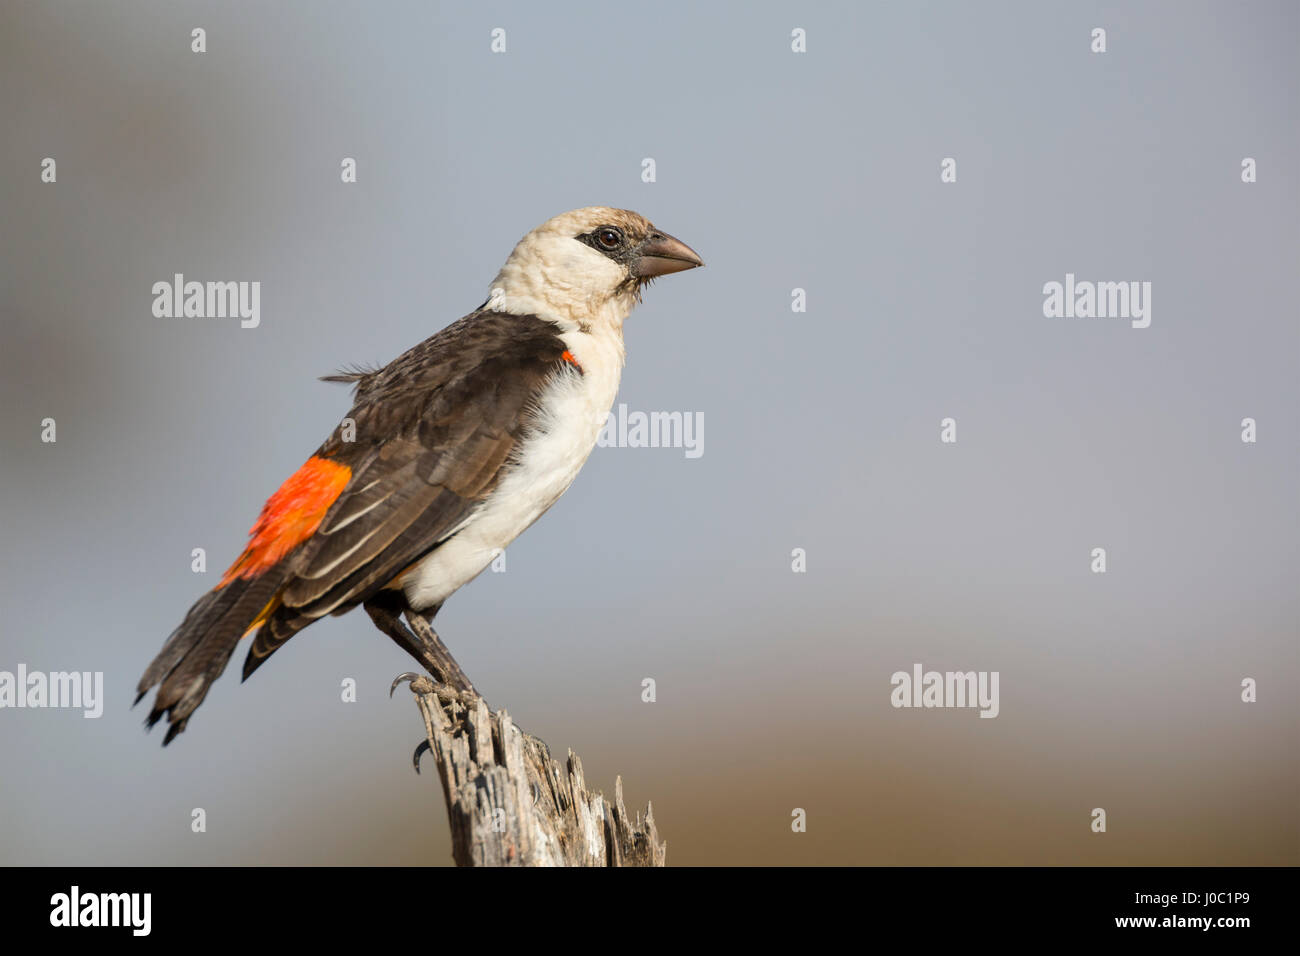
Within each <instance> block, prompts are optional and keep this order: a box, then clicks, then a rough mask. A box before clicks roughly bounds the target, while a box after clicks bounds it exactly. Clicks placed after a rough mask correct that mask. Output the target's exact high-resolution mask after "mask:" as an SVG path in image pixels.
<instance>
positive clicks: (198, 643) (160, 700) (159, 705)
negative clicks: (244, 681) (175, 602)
mask: <svg viewBox="0 0 1300 956" xmlns="http://www.w3.org/2000/svg"><path fill="white" fill-rule="evenodd" d="M281 583H282V581H281V578H280V576H279V575H276V574H274V573H269V574H264V575H262V576H261V577H257V578H252V579H249V580H245V579H242V578H236V579H235V580H233V581H231V582H230V583H229V584H227V585H226V586H225V587H223V588H221V589H220V590H216V591H209V592H208V593H207V594H205V595H203V597H201V598H199V600H198V601H196V602H195V604H194V606H193V607H192V608H190V612H189V613H188V614H186V615H185V620H184V621H182V622H181V626H180V627H178V628H176V630H175V631H173V632H172V635H171V637H169V638H167V643H166V644H164V645H163V649H162V650H161V651H159V653H158V656H157V657H155V658H154V660H153V663H152V664H150V665H149V667H148V669H146V670H145V672H144V676H143V677H141V678H140V683H139V684H138V685H137V687H136V690H137V692H138V696H137V697H136V703H139V702H140V700H141V698H143V697H144V696H145V694H147V693H148V692H149V690H150V688H152V687H154V686H155V685H158V693H157V695H156V696H155V697H154V702H153V709H152V710H150V711H149V716H148V717H147V718H145V724H146V726H149V727H152V726H153V725H154V724H156V723H158V721H160V720H161V719H162V718H163V717H164V716H166V718H167V722H168V724H169V725H170V726H169V727H168V728H167V736H166V737H165V738H164V739H163V745H164V746H165V745H167V744H169V743H171V741H172V738H174V737H175V736H176V735H177V734H179V733H180V732H181V731H183V730H184V729H185V725H186V723H187V722H188V721H189V718H190V714H192V713H194V709H195V708H196V707H198V706H199V704H201V703H203V698H204V697H206V696H207V695H208V688H209V687H211V686H212V682H213V681H215V680H216V679H217V678H218V677H220V676H221V672H222V671H224V670H225V669H226V664H227V662H229V660H230V655H231V654H233V653H234V650H235V646H236V645H237V644H238V643H239V639H240V638H241V637H243V636H244V634H245V633H247V631H248V629H249V627H251V626H252V624H253V622H254V621H255V620H256V619H257V616H258V614H260V613H261V612H262V610H263V609H264V608H265V607H266V605H267V604H268V603H270V601H271V600H272V599H273V598H274V597H275V594H276V592H277V591H278V590H279V588H280V585H281Z"/></svg>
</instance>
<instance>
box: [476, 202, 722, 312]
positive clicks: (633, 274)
mask: <svg viewBox="0 0 1300 956" xmlns="http://www.w3.org/2000/svg"><path fill="white" fill-rule="evenodd" d="M702 265H704V262H703V261H702V260H701V259H700V257H699V256H698V255H696V254H695V251H694V250H692V249H691V248H690V247H689V246H687V245H686V244H685V243H684V242H681V241H679V240H677V239H674V238H673V237H672V236H670V235H668V234H667V233H665V232H662V231H660V230H659V229H656V228H655V226H654V225H653V224H652V223H651V222H649V221H648V220H647V219H645V218H644V217H642V216H639V215H637V214H636V213H634V212H631V211H630V210H627V209H611V208H609V207H606V206H587V207H586V208H584V209H574V210H573V211H571V212H566V213H564V214H562V215H559V216H556V217H555V218H554V219H548V220H547V221H546V222H544V223H542V224H541V225H540V226H538V227H537V228H536V229H534V230H533V231H532V232H530V233H528V235H526V236H524V237H523V238H522V239H520V240H519V243H518V245H516V246H515V248H514V251H513V252H512V253H510V258H509V259H507V260H506V264H505V265H504V266H502V267H501V271H500V272H499V273H497V277H496V278H495V279H494V280H493V281H492V290H491V293H490V294H489V297H488V301H487V307H488V308H490V309H496V310H498V311H502V312H516V313H531V314H533V315H538V316H541V317H542V318H546V319H549V320H551V321H554V322H559V323H560V324H562V325H564V326H566V327H572V328H584V329H586V328H588V327H591V326H593V325H600V326H605V327H607V328H609V329H611V330H613V331H620V330H621V329H622V326H623V320H624V319H626V318H627V316H628V313H630V312H631V311H632V308H633V307H634V306H635V305H636V303H637V302H639V301H640V299H641V288H642V286H644V285H645V284H646V283H647V282H649V281H650V280H651V279H654V278H656V277H658V276H663V275H669V274H670V273H673V272H682V271H683V270H685V269H694V268H695V267H697V266H702ZM571 323H572V325H571Z"/></svg>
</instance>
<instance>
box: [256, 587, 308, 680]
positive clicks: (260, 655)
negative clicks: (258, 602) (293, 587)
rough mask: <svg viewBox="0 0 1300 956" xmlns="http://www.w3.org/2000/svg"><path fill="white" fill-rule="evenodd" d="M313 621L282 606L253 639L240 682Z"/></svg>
mask: <svg viewBox="0 0 1300 956" xmlns="http://www.w3.org/2000/svg"><path fill="white" fill-rule="evenodd" d="M286 612H287V613H286ZM314 620H316V618H314V617H303V616H302V615H301V614H298V613H296V612H294V611H292V610H290V609H288V608H285V607H284V606H283V605H282V606H281V607H280V608H279V609H278V610H277V611H276V612H275V613H274V614H272V615H271V617H270V619H269V620H268V621H267V622H266V623H265V624H264V625H262V627H261V629H260V630H258V632H257V635H256V636H255V637H254V638H253V643H252V645H251V646H250V647H249V648H248V656H247V657H245V658H244V674H243V677H242V680H248V678H249V676H250V675H251V674H252V673H253V671H255V670H257V669H258V668H259V667H261V666H262V665H263V664H265V663H266V660H267V658H268V657H270V656H271V655H272V654H274V653H275V652H276V651H278V650H279V649H280V648H282V647H283V646H284V642H285V641H287V640H289V638H291V637H293V636H294V635H295V634H297V633H298V632H299V631H301V630H302V629H303V628H304V627H306V626H307V625H308V624H310V623H311V622H312V621H314Z"/></svg>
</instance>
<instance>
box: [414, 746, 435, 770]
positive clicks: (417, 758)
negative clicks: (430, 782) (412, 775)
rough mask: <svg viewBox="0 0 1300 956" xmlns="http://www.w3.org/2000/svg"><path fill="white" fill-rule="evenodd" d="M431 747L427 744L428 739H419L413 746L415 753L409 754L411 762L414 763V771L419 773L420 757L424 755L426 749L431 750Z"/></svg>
mask: <svg viewBox="0 0 1300 956" xmlns="http://www.w3.org/2000/svg"><path fill="white" fill-rule="evenodd" d="M432 749H433V748H432V747H430V746H429V741H428V740H421V741H420V742H419V743H418V744H417V745H416V747H415V753H414V754H412V755H411V762H412V763H413V764H414V765H415V772H416V773H419V772H420V757H421V756H423V755H424V752H425V751H426V750H432Z"/></svg>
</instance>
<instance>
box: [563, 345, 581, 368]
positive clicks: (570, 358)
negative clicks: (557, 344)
mask: <svg viewBox="0 0 1300 956" xmlns="http://www.w3.org/2000/svg"><path fill="white" fill-rule="evenodd" d="M560 358H561V359H563V360H564V361H566V362H568V363H569V364H570V365H572V366H573V367H574V368H576V369H577V370H578V371H579V372H581V371H582V363H581V362H579V361H578V359H577V356H575V355H574V354H573V353H572V352H570V351H569V350H568V349H565V350H564V353H563V354H562V355H561V356H560Z"/></svg>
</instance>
